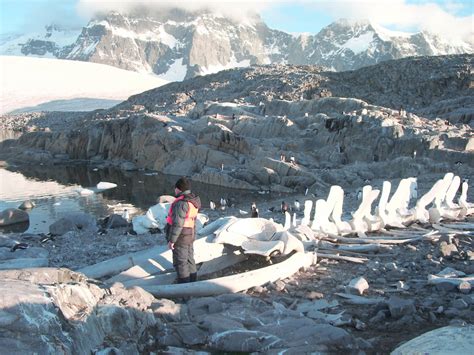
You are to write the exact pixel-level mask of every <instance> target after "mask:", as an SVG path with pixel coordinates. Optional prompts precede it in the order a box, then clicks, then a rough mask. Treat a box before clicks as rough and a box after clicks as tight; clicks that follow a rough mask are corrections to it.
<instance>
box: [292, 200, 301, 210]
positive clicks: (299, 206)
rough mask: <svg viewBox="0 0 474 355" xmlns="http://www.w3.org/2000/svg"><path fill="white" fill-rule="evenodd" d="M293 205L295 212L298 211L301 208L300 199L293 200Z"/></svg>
mask: <svg viewBox="0 0 474 355" xmlns="http://www.w3.org/2000/svg"><path fill="white" fill-rule="evenodd" d="M293 206H294V207H295V211H297V212H299V211H300V209H301V204H300V201H298V200H295V202H293Z"/></svg>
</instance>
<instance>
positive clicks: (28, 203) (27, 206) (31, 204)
mask: <svg viewBox="0 0 474 355" xmlns="http://www.w3.org/2000/svg"><path fill="white" fill-rule="evenodd" d="M35 206H36V203H34V202H33V201H31V200H26V201H24V202H23V203H22V204H21V205H20V207H18V208H19V209H20V210H31V209H32V208H34V207H35Z"/></svg>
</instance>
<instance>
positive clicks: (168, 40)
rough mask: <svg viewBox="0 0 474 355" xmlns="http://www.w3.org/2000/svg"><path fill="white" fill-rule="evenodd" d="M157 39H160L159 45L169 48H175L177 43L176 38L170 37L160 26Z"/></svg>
mask: <svg viewBox="0 0 474 355" xmlns="http://www.w3.org/2000/svg"><path fill="white" fill-rule="evenodd" d="M159 38H160V41H161V43H163V44H166V45H167V46H168V47H170V48H174V47H176V44H177V43H178V41H177V40H176V38H175V37H174V36H172V35H170V34H169V33H168V32H166V30H165V26H163V25H161V26H160V37H159Z"/></svg>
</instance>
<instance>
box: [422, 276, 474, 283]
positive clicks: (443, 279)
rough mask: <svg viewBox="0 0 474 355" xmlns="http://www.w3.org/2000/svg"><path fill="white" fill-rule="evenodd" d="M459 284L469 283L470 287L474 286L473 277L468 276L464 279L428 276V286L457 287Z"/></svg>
mask: <svg viewBox="0 0 474 355" xmlns="http://www.w3.org/2000/svg"><path fill="white" fill-rule="evenodd" d="M461 282H469V283H470V284H471V286H474V275H469V276H466V277H442V276H436V275H428V284H430V285H437V284H441V283H450V284H453V285H456V286H458V285H459V284H460V283H461Z"/></svg>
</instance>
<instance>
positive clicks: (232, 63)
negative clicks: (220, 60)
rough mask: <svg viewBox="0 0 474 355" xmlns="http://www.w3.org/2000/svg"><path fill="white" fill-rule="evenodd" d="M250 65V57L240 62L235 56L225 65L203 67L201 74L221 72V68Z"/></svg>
mask: <svg viewBox="0 0 474 355" xmlns="http://www.w3.org/2000/svg"><path fill="white" fill-rule="evenodd" d="M248 66H250V59H245V60H243V61H241V62H238V61H237V60H236V59H235V57H234V56H232V58H231V59H230V60H229V62H228V63H227V64H224V65H222V64H221V65H209V66H208V67H206V68H201V72H200V74H201V75H208V74H214V73H217V72H220V71H221V70H226V69H232V68H244V67H248Z"/></svg>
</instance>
